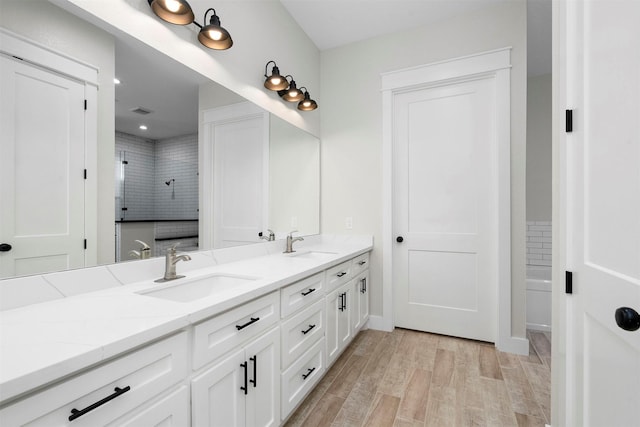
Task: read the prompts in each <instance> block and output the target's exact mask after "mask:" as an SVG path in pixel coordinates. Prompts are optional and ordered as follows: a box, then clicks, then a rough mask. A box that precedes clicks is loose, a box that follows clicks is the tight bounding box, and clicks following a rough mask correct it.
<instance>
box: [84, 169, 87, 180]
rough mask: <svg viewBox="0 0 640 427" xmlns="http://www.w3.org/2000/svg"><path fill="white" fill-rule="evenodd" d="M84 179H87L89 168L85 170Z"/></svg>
mask: <svg viewBox="0 0 640 427" xmlns="http://www.w3.org/2000/svg"><path fill="white" fill-rule="evenodd" d="M84 179H87V170H86V169H85V170H84Z"/></svg>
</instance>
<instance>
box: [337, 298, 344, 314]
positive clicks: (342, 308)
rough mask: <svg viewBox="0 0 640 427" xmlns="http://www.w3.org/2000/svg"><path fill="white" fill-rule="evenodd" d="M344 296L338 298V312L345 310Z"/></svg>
mask: <svg viewBox="0 0 640 427" xmlns="http://www.w3.org/2000/svg"><path fill="white" fill-rule="evenodd" d="M343 296H344V294H340V295H338V297H340V305H339V306H338V310H340V311H342V310H344V303H343V302H342V298H343Z"/></svg>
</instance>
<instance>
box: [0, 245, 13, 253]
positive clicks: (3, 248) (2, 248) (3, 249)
mask: <svg viewBox="0 0 640 427" xmlns="http://www.w3.org/2000/svg"><path fill="white" fill-rule="evenodd" d="M10 250H11V245H10V244H8V243H0V252H9V251H10Z"/></svg>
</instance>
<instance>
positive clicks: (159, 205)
mask: <svg viewBox="0 0 640 427" xmlns="http://www.w3.org/2000/svg"><path fill="white" fill-rule="evenodd" d="M115 156H116V168H115V179H116V219H122V218H123V216H122V215H121V214H122V210H121V208H122V207H123V202H124V199H123V196H124V194H126V205H127V206H126V207H127V211H126V216H125V217H124V219H126V220H150V219H197V218H198V173H197V168H198V136H197V135H196V134H194V135H186V136H180V137H175V138H169V139H163V140H158V141H154V140H151V139H144V138H140V137H137V136H134V135H129V134H126V133H122V132H116V152H115ZM121 157H123V158H121ZM122 160H125V161H126V162H127V164H125V165H123V164H122ZM122 169H124V176H125V177H126V179H125V181H124V184H123V182H122V172H123V171H122ZM170 179H175V181H172V182H171V185H166V184H165V182H166V181H168V180H170ZM123 191H124V192H126V193H123Z"/></svg>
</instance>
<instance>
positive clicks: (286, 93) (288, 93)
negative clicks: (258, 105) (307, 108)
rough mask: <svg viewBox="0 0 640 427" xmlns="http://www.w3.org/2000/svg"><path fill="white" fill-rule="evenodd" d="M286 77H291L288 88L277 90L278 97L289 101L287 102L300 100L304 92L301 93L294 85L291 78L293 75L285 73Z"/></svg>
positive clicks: (294, 82)
mask: <svg viewBox="0 0 640 427" xmlns="http://www.w3.org/2000/svg"><path fill="white" fill-rule="evenodd" d="M286 77H291V82H290V83H289V88H287V89H285V90H279V91H278V95H280V97H281V98H282V99H284V100H285V101H289V102H298V101H302V98H304V93H302V91H301V90H300V89H298V88H297V87H296V81H295V80H293V76H291V75H289V74H287V76H286Z"/></svg>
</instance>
